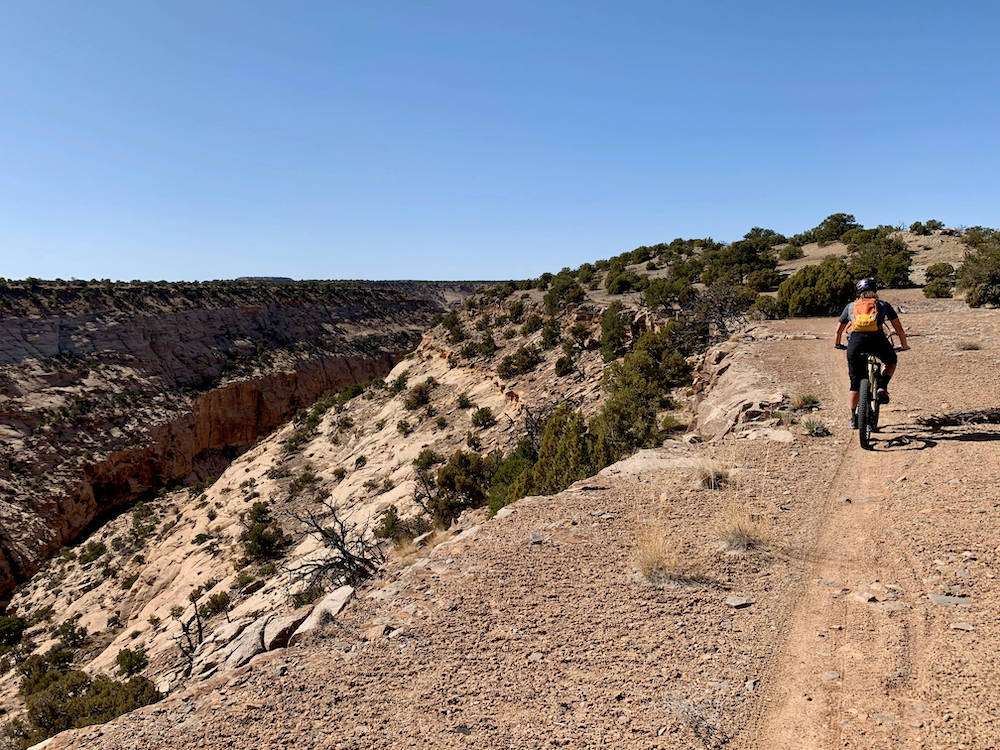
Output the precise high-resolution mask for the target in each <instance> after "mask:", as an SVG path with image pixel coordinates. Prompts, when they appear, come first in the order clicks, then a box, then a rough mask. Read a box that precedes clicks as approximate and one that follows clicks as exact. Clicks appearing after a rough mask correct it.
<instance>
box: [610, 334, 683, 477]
mask: <svg viewBox="0 0 1000 750" xmlns="http://www.w3.org/2000/svg"><path fill="white" fill-rule="evenodd" d="M676 330H677V327H676V326H673V325H668V326H665V327H664V328H662V329H660V330H659V331H648V332H646V333H644V334H643V335H642V336H641V337H640V339H639V341H638V342H637V343H636V347H635V349H634V350H633V351H631V352H629V353H628V354H626V355H625V356H624V357H623V358H622V359H621V360H620V361H619V362H615V363H614V364H612V365H611V366H610V367H608V368H607V369H606V370H605V373H604V387H605V390H606V392H607V396H606V398H605V401H604V405H603V406H602V408H601V411H600V412H599V413H598V414H597V416H596V417H595V418H594V420H593V422H592V423H591V431H592V432H593V434H594V441H595V443H594V463H595V465H597V466H607V465H608V464H610V463H613V462H614V461H617V460H618V459H620V458H622V457H624V456H626V455H628V454H630V453H631V452H632V451H634V450H635V449H636V448H641V447H651V446H653V445H655V444H656V443H657V442H658V441H659V438H660V434H659V430H658V428H657V425H656V414H657V412H658V411H659V410H660V409H663V408H666V407H667V406H669V405H670V397H669V393H670V390H671V389H672V388H674V387H676V386H678V385H680V384H681V383H684V382H686V381H687V380H688V378H689V374H690V368H689V365H688V364H687V361H686V360H685V358H684V356H683V354H682V353H681V352H680V351H679V350H678V348H677V344H676V341H675V340H674V334H675V332H676Z"/></svg>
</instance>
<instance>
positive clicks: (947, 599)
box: [927, 594, 969, 607]
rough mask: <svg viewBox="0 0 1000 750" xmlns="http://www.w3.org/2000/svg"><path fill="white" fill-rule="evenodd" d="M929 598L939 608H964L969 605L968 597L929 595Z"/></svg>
mask: <svg viewBox="0 0 1000 750" xmlns="http://www.w3.org/2000/svg"><path fill="white" fill-rule="evenodd" d="M927 598H928V599H930V600H931V601H932V602H933V603H934V604H937V605H938V606H939V607H963V606H965V605H967V604H968V603H969V597H967V596H951V595H950V594H928V595H927Z"/></svg>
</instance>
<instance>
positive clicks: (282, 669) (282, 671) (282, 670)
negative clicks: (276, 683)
mask: <svg viewBox="0 0 1000 750" xmlns="http://www.w3.org/2000/svg"><path fill="white" fill-rule="evenodd" d="M274 673H275V674H276V675H278V677H284V676H285V675H286V674H288V667H287V665H285V664H282V665H281V666H280V667H278V668H277V669H276V670H274Z"/></svg>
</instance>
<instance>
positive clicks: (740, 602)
mask: <svg viewBox="0 0 1000 750" xmlns="http://www.w3.org/2000/svg"><path fill="white" fill-rule="evenodd" d="M751 604H753V600H752V599H747V598H746V597H745V596H727V597H726V606H727V607H732V608H733V609H743V608H744V607H749V606H750V605H751Z"/></svg>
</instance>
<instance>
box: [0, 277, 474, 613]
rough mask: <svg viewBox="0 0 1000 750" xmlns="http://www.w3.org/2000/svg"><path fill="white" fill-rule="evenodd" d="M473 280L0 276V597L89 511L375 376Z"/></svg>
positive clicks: (212, 461) (88, 518)
mask: <svg viewBox="0 0 1000 750" xmlns="http://www.w3.org/2000/svg"><path fill="white" fill-rule="evenodd" d="M472 288H474V287H473V285H459V284H456V285H447V284H420V283H414V282H403V283H400V284H396V285H394V284H388V283H372V284H365V283H355V282H345V283H316V284H302V285H296V284H280V285H267V284H259V283H254V284H248V283H232V284H228V285H227V284H215V285H211V286H202V285H167V286H166V287H165V288H164V287H163V285H156V284H151V285H145V286H144V285H114V284H112V285H106V286H99V287H94V286H92V285H85V284H84V285H77V286H73V285H66V284H62V283H56V282H51V283H41V284H40V285H39V284H35V285H34V286H31V287H25V286H21V287H16V288H10V287H7V288H0V597H2V596H3V595H4V594H5V593H7V592H9V591H10V590H11V588H12V587H13V586H14V585H15V584H16V583H17V582H19V581H22V580H24V579H26V578H27V577H28V576H30V575H31V574H32V573H33V572H34V571H35V570H36V569H37V568H38V565H39V564H40V562H41V561H42V560H44V559H45V558H46V557H47V556H49V555H51V554H52V553H53V552H54V551H56V550H57V549H58V548H59V547H60V546H61V545H64V544H66V543H68V542H70V541H72V540H73V539H75V538H76V537H77V535H78V534H79V533H80V532H81V531H82V530H84V529H85V528H87V526H88V525H90V524H91V523H93V522H94V521H95V520H97V519H99V518H100V517H101V516H103V515H105V514H107V513H109V512H112V511H114V510H115V509H117V508H120V507H121V506H123V505H125V504H127V503H129V502H131V501H133V500H135V499H136V498H138V497H140V496H142V495H143V494H144V493H148V492H153V491H155V490H157V489H159V488H161V487H163V486H165V485H169V484H172V483H177V482H183V481H187V480H197V479H204V478H207V477H209V476H211V475H212V474H213V473H217V470H218V468H219V467H220V466H223V465H224V462H225V460H226V459H227V458H232V456H234V455H236V454H237V453H239V452H240V451H241V450H242V449H244V448H245V447H247V446H248V445H251V444H252V443H254V442H255V441H256V440H257V439H258V438H260V437H261V436H262V435H265V434H266V433H268V432H270V431H271V430H273V429H274V428H275V427H277V426H278V425H280V424H281V423H282V422H284V421H285V420H287V419H288V418H289V417H290V416H291V415H293V414H294V413H295V412H296V411H298V410H299V409H301V408H303V407H305V406H307V405H309V404H310V403H311V402H312V401H314V400H315V399H316V398H317V397H318V396H319V395H320V394H322V393H323V392H325V391H329V390H332V389H337V388H341V387H344V386H346V385H349V384H351V383H356V382H362V381H365V380H369V379H371V378H375V377H379V376H381V375H383V374H385V373H386V372H388V370H389V369H390V368H391V367H392V366H393V364H394V363H395V362H396V361H398V359H399V358H400V357H401V356H402V355H403V354H404V353H406V352H407V351H409V350H411V349H412V348H413V347H414V346H415V345H416V344H417V343H418V341H419V339H420V335H421V333H422V331H423V330H424V329H425V328H426V327H427V326H428V325H429V324H430V323H431V321H432V319H433V317H434V316H435V315H437V314H439V313H440V312H442V311H443V310H445V309H446V308H447V306H448V304H449V303H450V302H452V301H454V300H456V299H460V298H461V297H462V296H463V295H464V294H465V293H466V292H468V291H470V290H471V289H472Z"/></svg>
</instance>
